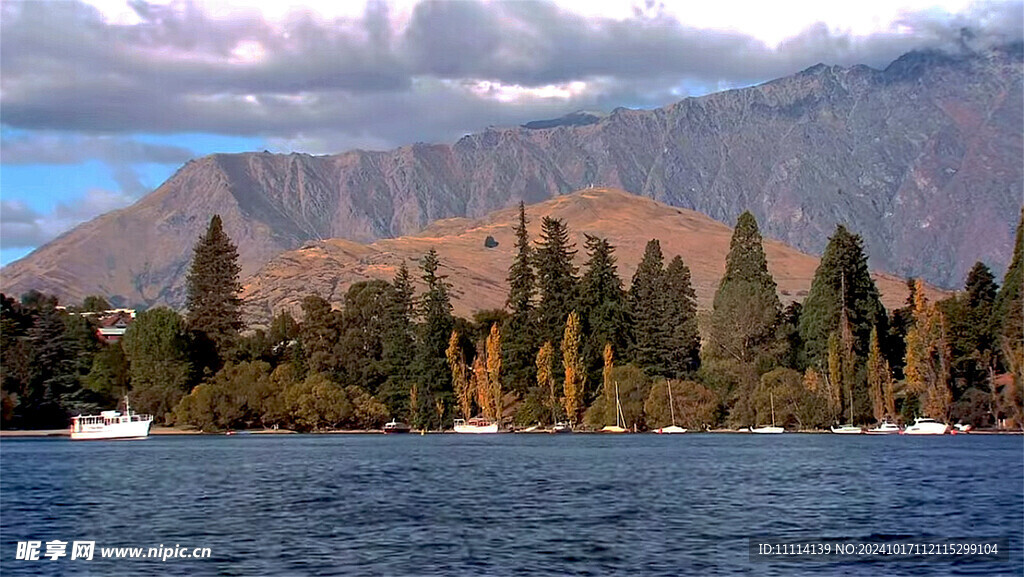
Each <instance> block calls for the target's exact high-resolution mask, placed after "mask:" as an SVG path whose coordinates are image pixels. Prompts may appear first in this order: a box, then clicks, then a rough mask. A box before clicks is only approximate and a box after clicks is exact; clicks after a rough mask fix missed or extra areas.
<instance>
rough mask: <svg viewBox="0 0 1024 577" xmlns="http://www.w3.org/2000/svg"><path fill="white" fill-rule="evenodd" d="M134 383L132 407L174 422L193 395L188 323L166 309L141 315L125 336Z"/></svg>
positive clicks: (126, 352)
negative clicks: (176, 411) (185, 400)
mask: <svg viewBox="0 0 1024 577" xmlns="http://www.w3.org/2000/svg"><path fill="white" fill-rule="evenodd" d="M122 342H123V346H124V352H125V356H127V357H128V362H129V369H128V374H129V375H130V376H131V383H132V395H131V396H132V399H133V401H132V404H133V406H134V407H135V408H136V409H137V410H138V411H140V412H144V413H151V414H152V415H153V416H154V417H155V418H157V419H164V420H170V418H169V417H170V415H171V414H172V411H173V410H174V407H175V406H176V405H177V404H178V402H179V401H180V400H181V398H182V397H183V396H184V395H185V394H186V393H188V392H189V390H190V388H191V385H192V382H193V365H192V362H191V361H190V360H189V338H188V332H187V330H186V327H185V321H184V319H182V318H181V316H180V315H179V314H178V313H176V312H174V311H172V310H171V309H169V308H166V307H158V308H155V309H150V310H148V311H145V312H143V313H140V314H139V315H138V316H137V317H136V318H135V322H133V323H132V324H131V325H129V326H128V330H127V331H126V332H125V334H124V340H123V341H122Z"/></svg>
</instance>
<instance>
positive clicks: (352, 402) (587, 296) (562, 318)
mask: <svg viewBox="0 0 1024 577" xmlns="http://www.w3.org/2000/svg"><path fill="white" fill-rule="evenodd" d="M527 224H528V221H527V219H526V215H525V208H524V206H523V205H522V204H520V207H519V219H518V223H517V225H516V227H515V235H516V245H515V256H514V259H513V262H512V265H511V266H510V268H509V271H508V277H507V283H508V300H507V302H506V306H505V308H504V309H500V310H483V311H478V312H477V313H475V314H474V315H473V317H472V318H470V319H465V318H460V317H456V316H454V315H453V313H452V305H451V296H450V290H451V285H450V283H449V282H448V280H447V277H446V275H444V274H443V273H442V270H443V263H442V262H441V261H440V258H439V256H438V254H437V253H436V251H434V250H433V249H432V250H430V251H429V252H428V253H427V254H425V255H424V256H423V258H422V259H420V260H419V262H418V263H416V264H417V267H416V268H417V272H416V273H415V274H416V275H417V276H418V277H419V279H420V281H421V282H420V285H421V286H422V287H423V289H422V290H421V291H419V293H418V294H417V290H416V283H415V282H414V279H413V274H414V273H413V272H411V271H410V270H409V268H408V267H407V266H406V264H405V263H402V264H401V265H400V266H399V267H398V270H397V273H396V274H395V276H394V278H393V279H392V280H391V281H390V282H386V281H381V280H373V281H365V282H359V283H356V284H354V285H352V286H351V287H350V288H349V290H348V291H347V292H346V294H345V296H344V299H343V302H342V303H341V306H340V307H339V308H334V307H333V306H332V305H331V303H329V302H328V301H326V300H325V299H323V298H321V297H319V296H317V295H310V296H307V297H306V298H304V299H303V301H302V303H301V313H302V314H301V320H297V319H295V318H294V317H293V316H292V315H291V314H290V313H289V312H287V311H281V312H278V313H277V314H276V315H275V316H274V317H273V319H272V321H271V323H270V325H269V327H268V328H267V329H266V330H264V329H255V330H245V327H244V326H243V323H242V316H241V304H242V303H241V301H240V300H239V296H238V295H239V293H240V283H239V279H238V275H239V271H240V268H239V266H238V264H237V260H238V254H237V249H236V247H235V246H234V245H233V244H232V243H231V241H230V239H229V238H228V237H227V235H226V234H225V233H224V231H223V226H222V223H221V220H220V218H219V217H218V216H214V217H213V218H212V219H211V222H210V226H209V228H208V230H207V232H206V233H205V234H204V235H202V236H201V237H200V239H199V240H198V242H197V244H196V246H195V248H194V255H193V260H192V265H191V268H190V271H189V274H188V278H187V304H186V307H185V312H184V314H180V313H179V312H177V311H174V310H172V309H169V308H166V307H159V308H154V309H151V310H147V311H143V312H141V313H140V314H139V315H138V316H137V318H136V319H135V321H134V322H133V323H132V324H131V325H130V326H129V328H128V330H127V332H126V334H125V335H124V338H123V339H122V340H121V341H119V342H116V343H112V344H103V343H101V342H100V341H99V340H98V339H97V337H96V331H95V329H96V327H95V321H94V320H93V317H90V316H87V315H83V314H80V313H81V312H82V311H83V310H101V309H102V308H104V307H108V306H109V305H107V304H106V302H105V301H104V299H103V298H102V297H100V296H92V297H89V298H87V299H86V302H84V303H83V305H82V307H80V308H79V309H78V310H71V311H67V310H63V309H61V308H59V307H58V306H57V301H56V299H55V298H53V297H49V296H46V295H42V294H40V293H37V292H32V293H29V294H26V295H23V296H22V298H21V299H20V301H16V300H14V299H13V298H10V297H7V296H3V297H2V299H0V322H2V327H0V328H2V332H0V338H2V343H0V351H2V355H3V359H2V363H0V372H2V374H0V380H2V388H3V390H2V396H0V401H2V423H3V426H4V427H5V428H10V427H22V428H47V427H63V426H65V425H66V423H67V418H68V416H69V415H72V414H85V413H90V412H94V411H96V410H99V409H102V408H108V407H111V406H114V405H115V404H116V402H117V399H118V398H120V397H122V396H123V395H124V394H126V393H128V392H130V394H131V398H132V404H133V406H134V407H135V408H136V409H138V410H140V411H145V412H150V413H152V414H154V415H155V416H156V417H157V418H158V419H159V420H161V421H163V422H164V423H167V424H178V425H183V426H193V427H197V428H201V429H203V430H218V429H229V428H245V427H271V426H280V427H285V428H291V429H296V430H320V429H329V428H377V427H380V426H381V425H382V424H383V423H384V422H385V421H386V420H388V419H391V418H396V419H399V420H405V421H408V422H410V423H411V424H412V425H413V426H415V427H421V428H429V429H439V428H446V427H448V426H450V424H451V421H452V419H453V418H459V417H469V416H473V415H483V416H486V417H489V418H493V419H503V420H505V421H506V422H511V423H515V424H518V425H527V424H534V423H554V422H557V421H570V422H572V423H574V424H575V425H577V426H579V425H581V424H583V425H586V426H593V427H600V426H603V425H606V424H611V423H614V422H615V415H616V398H615V391H616V389H617V391H618V400H619V405H621V409H622V413H623V416H624V417H625V419H626V423H627V425H628V426H631V427H632V426H636V427H637V428H654V427H659V426H664V425H667V424H670V415H671V414H673V413H674V415H675V417H676V421H677V424H680V425H682V426H685V427H688V428H701V427H717V426H722V425H725V426H745V425H751V424H764V423H767V422H769V421H770V420H771V418H772V417H771V407H772V406H774V413H775V421H776V423H777V424H779V425H785V426H787V427H796V428H804V429H811V428H824V427H827V426H829V425H831V424H834V423H839V422H852V423H854V424H869V423H873V422H876V421H881V420H883V419H892V420H904V421H906V420H910V419H911V418H913V417H915V416H930V417H933V418H938V419H943V420H947V421H958V422H963V423H972V424H974V425H976V426H999V425H1001V424H1004V425H1005V424H1008V423H1015V426H1020V423H1021V422H1022V420H1024V419H1022V416H1024V415H1022V412H1024V409H1022V405H1024V400H1022V393H1021V391H1022V386H1021V385H1022V383H1021V373H1022V367H1024V315H1022V299H1024V295H1022V291H1021V288H1022V284H1024V276H1022V275H1024V272H1022V258H1024V238H1022V230H1024V213H1022V225H1021V226H1018V230H1017V235H1016V241H1015V247H1014V253H1013V259H1012V261H1011V263H1010V266H1009V268H1008V269H1007V271H1006V275H1005V277H1004V279H1003V283H1002V286H1001V287H1000V286H999V285H997V284H996V281H995V278H994V276H993V274H992V272H991V271H990V270H989V268H988V267H987V266H985V265H984V264H982V263H980V262H979V263H977V264H976V265H975V266H974V268H973V269H972V270H971V272H970V274H969V275H968V278H967V282H966V284H965V287H964V290H963V291H960V292H958V293H956V294H955V295H953V296H951V297H949V298H946V299H943V300H940V301H938V302H933V301H930V300H929V299H928V298H927V297H926V295H925V291H924V290H923V285H922V283H921V282H920V281H916V280H910V281H908V289H909V295H910V296H909V297H908V299H907V302H906V304H905V306H903V307H901V308H898V309H896V310H894V311H891V312H889V311H886V310H885V308H884V307H883V306H882V303H881V301H880V299H879V293H878V289H877V287H876V286H875V283H874V281H873V280H872V278H871V276H870V274H869V269H868V266H867V257H866V255H865V254H864V250H863V241H862V239H861V237H860V236H859V235H856V234H853V233H851V232H850V231H848V230H847V229H846V228H845V227H843V226H838V227H837V228H836V231H835V232H834V234H833V235H832V236H831V237H830V238H829V242H828V245H827V247H826V249H825V252H824V254H823V256H822V259H821V262H820V265H819V266H818V269H817V270H816V272H815V275H814V279H813V281H812V284H811V288H810V290H809V293H808V295H807V297H806V299H804V301H803V302H802V303H792V304H790V305H789V306H787V307H783V306H782V304H781V302H780V300H779V297H778V291H777V286H776V283H775V281H774V279H773V278H772V276H771V274H770V273H769V271H768V267H767V260H766V258H765V253H764V249H763V244H762V238H761V235H760V232H759V230H758V226H757V222H756V220H755V219H754V217H753V215H751V214H750V213H749V212H747V213H744V214H742V215H741V216H740V217H739V219H738V221H737V224H736V228H735V230H734V233H733V237H732V240H731V243H730V248H729V253H728V256H727V258H726V271H725V275H724V276H723V277H722V279H721V282H720V283H719V286H718V289H717V291H716V293H715V296H714V301H713V306H712V309H711V310H710V311H708V312H706V313H698V310H697V303H696V294H695V292H694V290H693V287H692V283H691V279H690V271H689V268H688V267H687V265H686V263H685V262H684V260H683V259H682V257H681V256H680V255H673V256H672V257H671V258H670V259H669V258H667V256H666V255H664V254H663V252H662V250H661V245H660V243H659V241H658V240H657V239H652V240H651V241H650V242H648V243H647V246H646V248H645V251H644V254H643V257H642V259H641V261H640V263H639V265H638V267H637V269H636V272H635V273H634V274H633V277H632V279H631V282H630V285H629V287H628V288H626V287H625V285H624V283H623V280H622V278H621V277H620V275H619V272H618V268H617V258H616V256H615V247H614V246H613V245H612V244H611V243H610V242H609V241H608V240H607V239H604V238H600V237H597V236H590V235H586V236H585V242H584V246H583V250H584V252H585V255H584V258H583V259H582V260H583V263H582V267H578V266H577V264H576V262H577V252H578V251H577V248H576V246H574V244H573V243H572V242H571V240H570V236H569V229H568V226H567V224H566V223H565V222H564V221H562V220H559V219H555V218H550V217H546V218H544V219H543V220H542V222H541V234H540V237H539V239H538V240H537V241H532V240H531V238H530V235H529V233H528V231H527ZM666 261H667V264H666ZM670 389H671V390H670ZM669 399H671V402H672V403H673V406H672V407H671V408H670V407H669V403H670V400H669Z"/></svg>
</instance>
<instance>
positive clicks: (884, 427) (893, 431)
mask: <svg viewBox="0 0 1024 577" xmlns="http://www.w3.org/2000/svg"><path fill="white" fill-rule="evenodd" d="M864 432H865V433H866V434H868V435H898V434H900V432H901V431H900V427H899V425H897V424H896V423H891V422H889V421H888V420H884V421H882V422H881V423H878V425H877V426H876V427H874V428H873V429H868V430H867V431H864Z"/></svg>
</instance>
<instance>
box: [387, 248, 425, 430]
mask: <svg viewBox="0 0 1024 577" xmlns="http://www.w3.org/2000/svg"><path fill="white" fill-rule="evenodd" d="M388 294H389V296H390V301H389V302H388V305H387V310H386V311H385V320H384V335H383V337H382V341H383V342H382V350H381V364H382V365H383V370H384V374H385V375H386V379H385V381H384V385H383V386H382V387H381V395H380V396H381V401H382V402H383V403H384V405H385V406H386V407H387V408H388V411H389V412H390V413H391V415H392V416H393V417H398V416H399V415H408V414H410V407H409V400H410V393H411V391H410V387H411V385H412V379H411V369H412V364H413V360H414V357H415V344H414V343H415V325H414V323H413V316H414V315H415V312H416V301H415V298H416V291H415V289H414V288H413V285H412V277H411V276H410V275H409V269H408V268H407V267H406V266H405V263H404V262H403V263H402V264H401V265H400V266H399V268H398V271H397V272H396V273H395V278H394V280H392V281H391V291H390V292H389V293H388Z"/></svg>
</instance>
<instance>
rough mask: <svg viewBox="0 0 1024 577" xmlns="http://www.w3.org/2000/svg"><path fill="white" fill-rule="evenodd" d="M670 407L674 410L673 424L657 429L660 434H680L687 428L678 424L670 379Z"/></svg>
mask: <svg viewBox="0 0 1024 577" xmlns="http://www.w3.org/2000/svg"><path fill="white" fill-rule="evenodd" d="M667 384H668V408H669V411H671V412H672V424H671V425H670V426H668V427H662V428H660V429H658V430H657V431H655V432H656V433H658V434H659V435H679V434H682V433H685V432H686V429H684V428H682V427H677V426H676V407H675V403H673V402H672V381H668V383H667Z"/></svg>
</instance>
